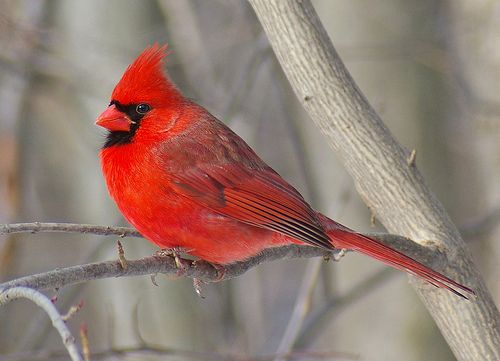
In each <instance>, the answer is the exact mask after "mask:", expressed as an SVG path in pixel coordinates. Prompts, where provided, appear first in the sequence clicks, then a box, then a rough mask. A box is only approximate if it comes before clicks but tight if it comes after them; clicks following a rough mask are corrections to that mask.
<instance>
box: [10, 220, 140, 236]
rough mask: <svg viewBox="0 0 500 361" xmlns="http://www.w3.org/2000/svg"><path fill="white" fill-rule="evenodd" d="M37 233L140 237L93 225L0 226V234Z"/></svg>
mask: <svg viewBox="0 0 500 361" xmlns="http://www.w3.org/2000/svg"><path fill="white" fill-rule="evenodd" d="M39 232H63V233H83V234H85V233H88V234H96V235H100V236H119V237H141V238H142V235H141V234H140V233H139V232H137V231H136V230H135V229H134V228H130V227H113V226H98V225H95V224H77V223H47V222H29V223H11V224H0V234H11V233H39Z"/></svg>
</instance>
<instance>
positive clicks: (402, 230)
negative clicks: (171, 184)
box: [249, 0, 500, 360]
mask: <svg viewBox="0 0 500 361" xmlns="http://www.w3.org/2000/svg"><path fill="white" fill-rule="evenodd" d="M249 1H250V3H251V4H252V6H253V8H254V10H255V12H256V13H257V16H258V18H259V20H260V22H261V24H262V26H263V28H264V30H265V31H266V33H267V36H268V38H269V41H270V43H271V45H272V47H273V49H274V51H275V53H276V56H277V58H278V60H279V62H280V64H281V66H282V67H283V70H284V72H285V74H286V76H287V78H288V79H289V81H290V83H291V85H292V88H293V89H294V91H295V93H296V94H297V96H298V98H299V100H300V101H301V103H302V105H303V106H304V108H305V110H306V111H307V112H308V113H309V115H310V117H311V119H312V120H313V121H314V122H315V123H316V125H317V126H318V127H319V128H320V130H321V131H322V132H323V133H324V134H325V135H326V136H327V138H328V140H329V142H330V144H331V146H332V147H333V148H334V149H335V150H336V152H337V153H338V155H339V156H340V158H341V160H342V161H343V162H344V165H345V167H346V169H347V171H348V172H349V173H350V174H351V175H352V177H353V178H354V181H355V184H356V187H357V189H358V191H359V193H360V195H361V196H362V197H363V198H364V200H365V202H366V203H367V204H368V206H369V207H370V208H371V209H372V211H373V212H375V213H376V215H377V218H378V219H379V220H380V221H381V222H382V223H383V224H384V226H385V227H386V228H387V229H388V230H389V231H390V232H393V233H397V234H402V235H405V236H407V237H409V238H411V239H413V240H415V241H417V242H419V243H420V244H422V245H426V244H435V245H436V246H437V248H438V249H441V250H443V252H444V253H445V254H446V258H447V260H446V262H444V263H443V264H441V265H440V267H438V270H441V271H442V270H444V271H445V273H446V274H447V275H449V276H451V277H452V278H454V279H456V280H458V281H459V282H461V283H464V284H466V285H470V286H472V287H473V288H474V289H475V291H476V293H477V295H478V297H477V299H476V300H475V301H474V302H462V301H460V300H459V299H458V298H457V297H454V295H452V294H449V293H446V292H442V291H440V290H437V289H435V288H433V287H427V286H426V285H425V283H424V282H421V281H416V280H413V282H412V284H413V286H414V288H415V289H416V290H417V293H418V294H419V296H420V297H421V299H422V300H423V302H424V304H425V305H426V307H427V309H428V310H429V312H430V313H431V315H432V316H433V318H434V320H435V321H436V323H437V325H438V327H439V328H440V330H441V332H442V333H443V335H444V337H445V338H446V340H447V342H448V344H449V345H450V347H451V349H452V351H453V353H454V354H455V356H456V357H457V358H458V359H459V360H473V359H482V360H500V348H499V347H498V345H499V344H500V314H499V312H498V310H497V308H496V306H495V304H494V302H493V300H492V297H491V295H490V294H489V292H488V290H487V288H486V286H485V284H484V281H483V280H482V278H481V276H480V275H479V273H478V271H477V270H476V268H475V266H474V264H473V262H472V260H471V257H470V255H469V253H468V251H467V249H466V246H465V243H464V242H463V240H462V238H461V237H460V234H459V233H458V231H457V229H456V227H455V225H454V224H453V223H452V222H451V220H450V219H449V217H448V215H447V214H446V212H445V210H444V209H443V206H442V205H441V204H440V203H439V201H438V200H437V199H436V197H435V196H434V194H433V193H432V192H431V191H430V190H429V188H428V187H427V185H426V184H425V181H424V179H423V177H422V175H421V174H420V172H419V171H418V169H417V167H416V166H415V164H414V163H413V164H409V162H408V157H409V152H408V151H407V150H405V149H404V148H403V147H402V146H401V145H399V144H398V143H397V142H396V140H395V139H394V138H393V137H392V135H391V133H390V131H389V130H388V129H387V127H386V126H385V125H384V123H383V122H382V120H381V119H380V117H379V116H378V115H377V114H376V112H375V110H374V109H373V107H372V106H371V105H370V104H369V103H368V101H367V100H366V98H365V96H364V95H363V94H362V93H361V91H360V90H359V88H358V86H357V85H356V83H355V82H354V80H353V79H352V77H351V75H350V74H349V72H348V71H347V69H346V67H345V65H344V64H343V62H342V60H341V59H340V57H339V56H338V54H337V52H336V51H335V48H334V46H333V44H332V43H331V41H330V39H329V37H328V35H327V33H326V30H325V29H324V28H323V26H322V24H321V21H320V20H319V18H318V15H317V14H316V12H315V10H314V8H313V6H312V5H311V2H310V1H309V0H301V1H295V0H289V1H283V0H249Z"/></svg>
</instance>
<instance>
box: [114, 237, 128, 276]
mask: <svg viewBox="0 0 500 361" xmlns="http://www.w3.org/2000/svg"><path fill="white" fill-rule="evenodd" d="M116 245H117V248H118V261H119V262H120V266H121V268H122V270H126V269H127V267H128V264H127V259H126V258H125V251H124V250H123V245H122V243H121V242H120V240H117V241H116Z"/></svg>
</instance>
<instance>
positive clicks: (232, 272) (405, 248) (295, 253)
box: [0, 222, 446, 292]
mask: <svg viewBox="0 0 500 361" xmlns="http://www.w3.org/2000/svg"><path fill="white" fill-rule="evenodd" d="M2 232H4V233H10V232H28V233H33V232H71V233H84V234H89V233H92V234H99V235H119V236H123V235H124V234H128V235H132V236H138V233H137V232H136V231H135V230H134V229H132V228H127V227H110V226H97V225H90V224H81V225H79V224H75V223H41V222H32V223H16V224H2V225H0V234H1V233H2ZM367 236H368V237H371V238H374V239H377V240H378V241H380V242H382V243H385V244H387V245H390V247H393V248H395V249H398V250H400V251H402V252H404V253H406V254H408V255H409V256H410V257H412V258H415V259H417V260H419V261H421V262H424V263H428V261H429V260H433V262H435V261H436V259H441V257H440V256H439V255H440V252H439V251H438V250H432V249H429V248H427V247H422V246H419V245H417V244H415V243H414V242H411V241H410V240H408V239H407V238H405V237H401V236H397V235H392V234H380V233H370V234H367ZM339 253H341V251H340V250H335V251H333V252H329V251H326V250H324V249H321V248H316V247H310V246H296V245H291V246H284V247H276V248H269V249H266V250H264V251H263V252H261V253H260V254H259V255H257V256H254V257H252V258H250V259H248V260H246V261H242V262H236V263H233V264H231V265H226V266H224V268H225V273H224V276H223V277H222V279H221V278H220V275H219V274H218V272H217V269H216V268H214V267H213V266H212V265H211V264H209V263H207V262H204V261H193V260H185V262H183V265H184V263H185V266H186V270H185V271H186V272H185V274H184V275H185V276H186V277H190V278H196V279H199V280H200V281H203V282H214V281H222V280H228V279H231V278H235V277H238V276H240V275H242V274H243V273H245V272H247V271H248V270H249V269H251V268H253V267H255V266H257V265H259V264H261V263H264V262H270V261H274V260H278V259H288V258H310V257H327V258H330V257H332V256H333V258H335V256H337V255H338V254H339ZM178 272H179V269H178V268H177V266H176V263H175V260H174V258H172V257H157V256H153V257H146V258H142V259H140V260H127V267H126V268H123V267H122V265H121V263H120V261H119V260H117V261H108V262H99V263H90V264H86V265H78V266H72V267H67V268H59V269H56V270H53V271H49V272H45V273H40V274H36V275H30V276H26V277H22V278H18V279H15V280H12V281H9V282H5V283H3V284H0V289H2V288H7V287H15V286H25V287H31V288H35V289H50V288H61V287H64V286H68V285H71V284H76V283H81V282H85V281H91V280H95V279H102V278H110V277H124V276H144V275H152V274H157V273H162V274H166V275H178ZM443 292H446V291H443Z"/></svg>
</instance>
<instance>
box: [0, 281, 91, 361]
mask: <svg viewBox="0 0 500 361" xmlns="http://www.w3.org/2000/svg"><path fill="white" fill-rule="evenodd" d="M18 298H27V299H29V300H31V301H33V302H34V303H35V304H36V305H37V306H39V307H41V308H42V309H43V310H44V311H45V312H46V313H47V315H48V316H49V317H50V319H51V320H52V324H53V325H54V327H55V329H56V330H57V332H59V335H61V339H62V341H63V344H64V346H65V347H66V349H67V350H68V353H69V355H70V357H71V360H73V361H83V359H82V357H81V356H80V352H79V351H78V348H77V347H76V343H75V338H74V337H73V335H72V334H71V332H70V331H69V329H68V327H67V326H66V323H65V322H64V319H63V317H62V316H61V314H60V313H59V311H58V310H57V308H56V307H55V306H54V304H53V303H52V302H51V301H50V299H49V298H48V297H47V296H45V295H44V294H42V293H40V292H38V291H37V290H34V289H32V288H28V287H10V288H7V289H3V290H0V306H1V305H5V304H7V303H9V302H10V301H13V300H15V299H18Z"/></svg>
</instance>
